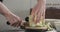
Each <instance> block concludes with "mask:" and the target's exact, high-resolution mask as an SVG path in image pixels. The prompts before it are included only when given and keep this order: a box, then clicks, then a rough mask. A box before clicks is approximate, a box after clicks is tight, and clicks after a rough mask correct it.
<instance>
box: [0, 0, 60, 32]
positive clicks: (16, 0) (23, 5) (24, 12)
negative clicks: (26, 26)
mask: <svg viewBox="0 0 60 32" xmlns="http://www.w3.org/2000/svg"><path fill="white" fill-rule="evenodd" d="M3 3H4V4H5V5H6V6H7V7H8V8H9V9H10V11H12V12H13V13H14V14H16V15H18V16H19V17H21V18H22V19H25V18H26V17H27V16H28V15H29V13H30V9H31V8H32V7H34V5H35V4H36V3H37V1H36V0H3ZM46 19H54V21H56V20H58V21H56V22H57V23H56V22H54V23H55V27H56V28H57V30H58V31H60V22H59V21H60V0H47V1H46ZM49 21H50V20H49ZM6 22H7V20H6V19H5V17H4V16H2V15H0V30H1V31H2V30H14V29H17V30H19V28H16V27H12V26H9V25H7V24H6ZM51 22H53V21H51Z"/></svg>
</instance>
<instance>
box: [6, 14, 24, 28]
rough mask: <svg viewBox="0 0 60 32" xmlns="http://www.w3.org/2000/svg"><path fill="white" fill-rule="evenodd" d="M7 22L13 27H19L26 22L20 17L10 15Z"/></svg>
mask: <svg viewBox="0 0 60 32" xmlns="http://www.w3.org/2000/svg"><path fill="white" fill-rule="evenodd" d="M6 18H7V20H8V21H9V23H10V25H11V26H14V27H19V26H21V25H23V24H24V22H25V21H23V20H22V19H21V18H20V17H18V16H16V15H14V14H10V15H7V16H6Z"/></svg>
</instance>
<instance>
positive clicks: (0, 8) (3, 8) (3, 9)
mask: <svg viewBox="0 0 60 32" xmlns="http://www.w3.org/2000/svg"><path fill="white" fill-rule="evenodd" d="M0 13H1V14H2V15H4V16H9V15H10V14H12V12H10V10H9V9H8V8H7V7H6V6H5V5H4V4H3V3H1V2H0Z"/></svg>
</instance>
